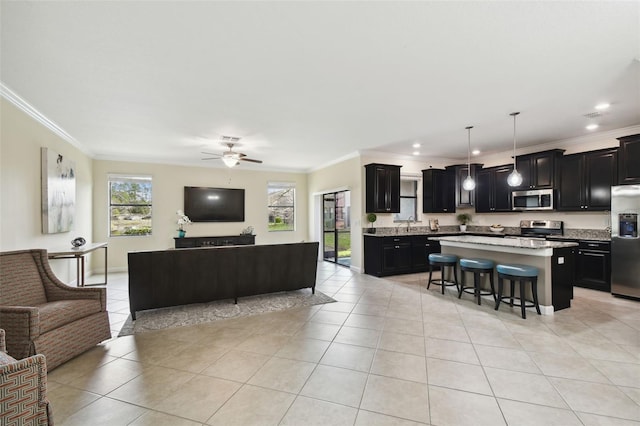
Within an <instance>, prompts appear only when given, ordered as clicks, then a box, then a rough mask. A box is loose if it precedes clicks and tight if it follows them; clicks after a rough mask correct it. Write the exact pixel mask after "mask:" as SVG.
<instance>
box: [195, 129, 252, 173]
mask: <svg viewBox="0 0 640 426" xmlns="http://www.w3.org/2000/svg"><path fill="white" fill-rule="evenodd" d="M222 140H223V141H225V142H226V143H225V145H227V147H228V148H229V151H224V152H223V153H222V154H214V153H211V152H202V153H203V154H206V155H213V157H208V158H203V160H217V159H220V160H222V162H223V163H224V164H225V166H227V167H229V168H233V167H235V166H237V165H238V164H240V161H248V162H250V163H258V164H260V163H262V160H254V159H252V158H247V155H246V154H243V153H241V152H237V151H234V150H233V147H234V145H235V144H234V143H233V142H228V141H229V140H233V141H235V142H237V141H239V140H240V138H238V137H234V136H223V137H222Z"/></svg>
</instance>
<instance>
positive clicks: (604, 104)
mask: <svg viewBox="0 0 640 426" xmlns="http://www.w3.org/2000/svg"><path fill="white" fill-rule="evenodd" d="M610 106H611V105H610V104H608V103H606V102H603V103H601V104H598V105H596V106H595V109H597V110H598V111H603V110H605V109H609V107H610Z"/></svg>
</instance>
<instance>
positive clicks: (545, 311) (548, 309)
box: [540, 305, 554, 315]
mask: <svg viewBox="0 0 640 426" xmlns="http://www.w3.org/2000/svg"><path fill="white" fill-rule="evenodd" d="M540 313H541V314H542V315H553V313H554V310H553V305H548V306H547V305H540Z"/></svg>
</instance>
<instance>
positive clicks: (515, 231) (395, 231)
mask: <svg viewBox="0 0 640 426" xmlns="http://www.w3.org/2000/svg"><path fill="white" fill-rule="evenodd" d="M366 229H367V228H364V229H363V235H367V236H370V237H395V236H403V235H409V236H410V235H426V236H428V237H438V236H445V235H467V236H473V235H479V236H481V235H487V236H494V237H505V236H509V237H518V236H520V228H519V227H505V228H504V230H503V231H502V232H493V231H490V230H489V227H488V226H471V225H470V226H469V227H467V231H466V232H461V231H460V229H459V227H458V226H455V225H454V226H441V227H440V230H438V231H432V230H431V229H429V227H428V226H412V227H411V228H408V229H407V227H406V226H401V227H387V228H376V233H375V234H370V233H368V232H366ZM547 239H549V240H552V239H553V240H591V241H611V232H609V231H608V230H605V229H565V230H564V234H563V235H549V236H548V237H547Z"/></svg>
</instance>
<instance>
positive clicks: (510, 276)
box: [496, 265, 540, 319]
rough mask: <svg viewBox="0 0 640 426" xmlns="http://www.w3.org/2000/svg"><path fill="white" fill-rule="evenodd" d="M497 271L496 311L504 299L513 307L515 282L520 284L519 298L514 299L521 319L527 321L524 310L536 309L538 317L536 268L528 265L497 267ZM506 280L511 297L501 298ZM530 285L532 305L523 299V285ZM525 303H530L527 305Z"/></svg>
mask: <svg viewBox="0 0 640 426" xmlns="http://www.w3.org/2000/svg"><path fill="white" fill-rule="evenodd" d="M496 270H497V271H498V299H497V300H496V311H497V310H498V307H499V306H500V302H501V301H502V300H504V299H509V306H511V307H513V299H514V290H515V282H516V281H519V282H520V297H515V299H517V300H519V302H520V303H519V304H516V306H520V309H521V312H522V318H524V319H527V313H526V312H525V308H533V307H535V308H536V311H537V312H538V315H540V304H539V303H538V268H536V267H535V266H529V265H497V266H496ZM504 279H507V280H509V281H510V282H511V295H510V296H504V297H503V296H502V290H503V282H502V280H504ZM527 282H528V283H531V293H532V295H533V303H531V301H530V300H526V298H525V287H524V285H525V283H527ZM526 302H530V303H529V304H527V303H526Z"/></svg>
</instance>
